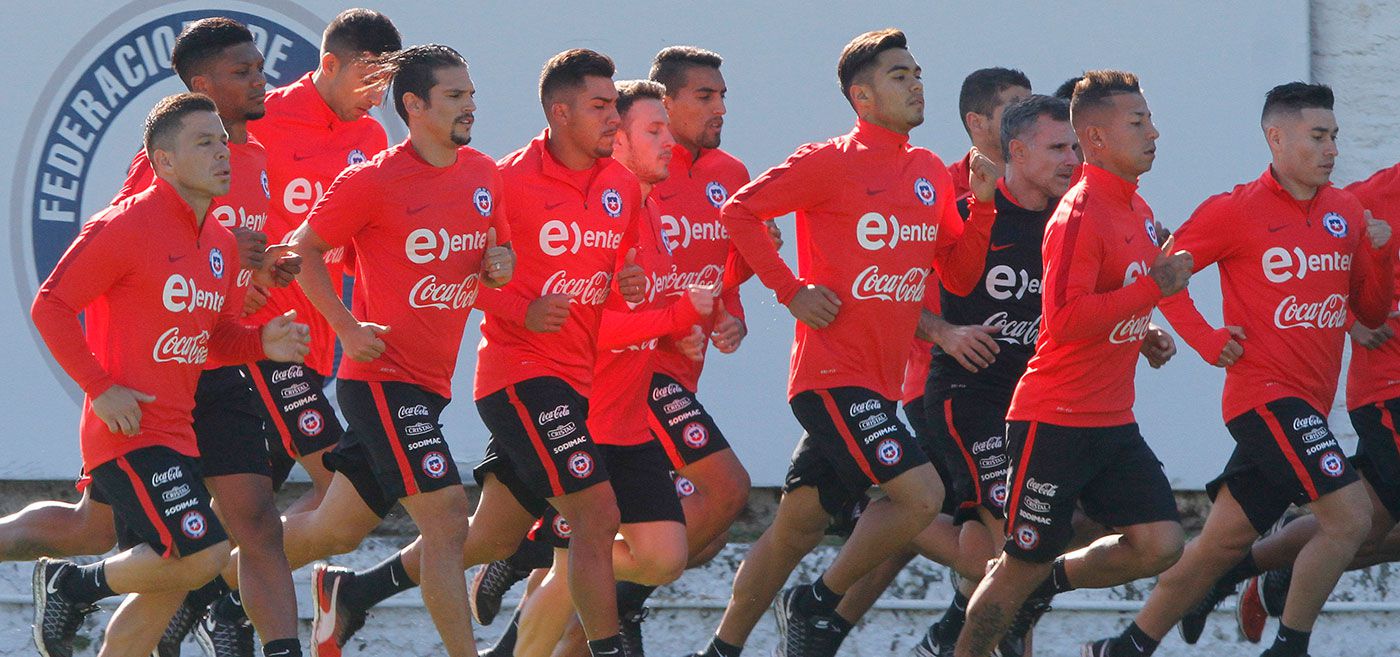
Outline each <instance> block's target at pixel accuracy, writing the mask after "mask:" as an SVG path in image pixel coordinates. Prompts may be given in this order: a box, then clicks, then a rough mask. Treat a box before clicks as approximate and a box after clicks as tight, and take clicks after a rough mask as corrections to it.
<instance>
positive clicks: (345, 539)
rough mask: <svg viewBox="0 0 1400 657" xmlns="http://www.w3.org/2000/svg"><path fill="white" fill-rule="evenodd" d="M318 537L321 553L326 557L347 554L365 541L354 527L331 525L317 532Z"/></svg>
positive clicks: (362, 535)
mask: <svg viewBox="0 0 1400 657" xmlns="http://www.w3.org/2000/svg"><path fill="white" fill-rule="evenodd" d="M317 535H318V536H320V539H321V540H320V543H321V548H322V549H321V552H323V553H324V554H325V555H326V556H333V555H337V554H349V553H351V552H354V551H355V550H356V549H358V548H359V547H360V543H362V542H363V541H364V540H365V536H364V534H363V533H361V532H360V531H359V530H357V529H356V528H354V527H350V526H346V525H332V526H329V527H324V528H322V529H321V531H319V532H317Z"/></svg>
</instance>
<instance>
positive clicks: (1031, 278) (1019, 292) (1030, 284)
mask: <svg viewBox="0 0 1400 657" xmlns="http://www.w3.org/2000/svg"><path fill="white" fill-rule="evenodd" d="M985 286H986V289H987V295H988V296H990V297H991V298H993V299H996V300H997V301H1006V300H1007V299H1012V298H1016V299H1020V298H1022V297H1024V296H1026V295H1027V294H1040V289H1041V288H1040V272H1036V273H1035V274H1032V273H1031V272H1028V271H1026V270H1024V269H1016V268H1013V267H1010V266H1008V265H997V266H995V267H992V268H991V269H988V270H987V279H986V283H985Z"/></svg>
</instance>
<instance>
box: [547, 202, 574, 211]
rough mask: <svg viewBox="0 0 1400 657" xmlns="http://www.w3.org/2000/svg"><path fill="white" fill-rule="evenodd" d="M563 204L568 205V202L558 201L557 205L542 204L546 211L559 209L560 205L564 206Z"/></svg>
mask: <svg viewBox="0 0 1400 657" xmlns="http://www.w3.org/2000/svg"><path fill="white" fill-rule="evenodd" d="M565 203H568V201H560V202H558V203H545V204H544V209H546V210H553V209H554V208H557V207H559V206H561V205H563V204H565Z"/></svg>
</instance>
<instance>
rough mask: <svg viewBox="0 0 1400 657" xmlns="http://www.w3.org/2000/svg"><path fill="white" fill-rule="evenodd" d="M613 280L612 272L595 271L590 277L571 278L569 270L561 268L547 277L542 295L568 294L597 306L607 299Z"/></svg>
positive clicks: (581, 301) (575, 299)
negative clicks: (609, 285) (609, 286)
mask: <svg viewBox="0 0 1400 657" xmlns="http://www.w3.org/2000/svg"><path fill="white" fill-rule="evenodd" d="M611 282H612V274H610V273H608V272H605V271H600V272H594V273H593V275H592V276H589V277H588V278H570V277H569V272H566V271H564V270H562V269H561V270H559V271H556V272H554V273H553V274H550V276H549V278H547V279H545V281H544V285H543V286H542V287H541V288H540V296H545V295H549V294H567V295H569V296H571V297H573V298H574V301H577V302H579V303H581V304H583V305H585V306H596V305H599V304H601V303H603V302H604V301H606V300H607V298H608V284H609V283H611Z"/></svg>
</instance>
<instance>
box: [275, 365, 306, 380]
mask: <svg viewBox="0 0 1400 657" xmlns="http://www.w3.org/2000/svg"><path fill="white" fill-rule="evenodd" d="M303 371H304V370H302V369H301V366H300V365H292V366H289V367H288V368H287V369H285V370H277V371H276V372H273V373H272V384H273V385H277V384H280V383H286V382H288V381H291V380H292V379H300V378H301V377H302V373H303Z"/></svg>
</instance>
